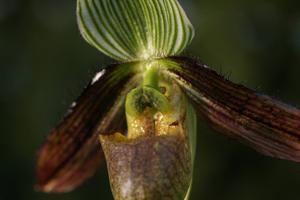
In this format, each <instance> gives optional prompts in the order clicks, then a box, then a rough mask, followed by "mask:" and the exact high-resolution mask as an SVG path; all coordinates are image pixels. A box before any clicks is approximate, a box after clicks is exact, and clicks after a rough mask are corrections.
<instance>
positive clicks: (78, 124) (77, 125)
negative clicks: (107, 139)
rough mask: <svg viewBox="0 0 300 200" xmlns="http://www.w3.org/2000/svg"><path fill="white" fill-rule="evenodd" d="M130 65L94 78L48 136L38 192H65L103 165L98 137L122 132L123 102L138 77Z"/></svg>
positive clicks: (39, 162) (41, 157) (40, 160)
mask: <svg viewBox="0 0 300 200" xmlns="http://www.w3.org/2000/svg"><path fill="white" fill-rule="evenodd" d="M131 65H132V64H122V65H112V66H108V67H107V68H105V69H103V70H102V71H100V72H99V73H97V74H96V76H95V77H94V79H93V80H92V81H91V82H90V84H89V85H88V86H87V88H86V89H85V90H84V92H83V93H82V94H81V96H80V97H79V98H78V99H77V101H76V102H74V103H73V105H72V107H71V108H70V111H69V113H68V114H67V115H66V116H65V118H64V119H63V121H62V122H61V123H60V124H59V125H58V126H57V127H56V128H55V129H54V130H53V131H52V132H51V134H50V135H49V137H48V138H47V140H46V142H45V144H44V145H43V146H42V148H41V149H40V151H39V153H38V158H37V169H36V170H37V181H38V183H37V186H36V187H37V189H39V190H41V191H44V192H68V191H70V190H72V189H74V188H75V187H77V186H78V185H80V184H81V183H82V182H83V181H85V180H86V179H87V178H89V177H91V176H92V175H93V174H94V173H95V172H96V170H97V169H98V167H99V165H100V164H101V163H103V162H104V157H103V152H102V149H101V146H100V145H99V142H98V135H99V133H114V132H116V131H124V129H125V127H126V122H125V114H124V108H123V107H124V99H125V96H126V94H127V92H128V91H129V90H130V89H132V88H133V87H136V84H137V82H138V79H139V77H137V76H138V75H135V73H134V72H133V70H132V66H131Z"/></svg>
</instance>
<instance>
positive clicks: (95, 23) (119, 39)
mask: <svg viewBox="0 0 300 200" xmlns="http://www.w3.org/2000/svg"><path fill="white" fill-rule="evenodd" d="M77 18H78V23H79V28H80V31H81V34H82V35H83V37H84V38H85V39H86V41H87V42H88V43H89V44H91V45H92V46H94V47H96V48H97V49H99V50H100V51H101V52H103V53H105V54H106V55H108V56H110V57H112V58H114V59H116V60H120V61H134V60H147V59H152V58H161V57H166V56H172V55H177V54H179V53H181V52H182V51H183V50H184V49H185V47H186V46H187V45H188V44H189V43H190V42H191V40H192V38H193V36H194V29H193V26H192V24H191V23H190V21H189V19H188V18H187V16H186V14H185V12H184V10H183V9H182V8H181V6H180V4H179V2H178V0H78V2H77Z"/></svg>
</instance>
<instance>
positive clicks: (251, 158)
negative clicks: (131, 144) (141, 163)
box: [0, 0, 300, 200]
mask: <svg viewBox="0 0 300 200" xmlns="http://www.w3.org/2000/svg"><path fill="white" fill-rule="evenodd" d="M181 3H182V5H183V7H184V8H185V9H186V11H187V13H188V15H189V16H190V19H191V21H192V23H193V24H194V26H195V29H196V36H195V39H194V41H193V43H192V45H191V46H190V47H189V49H188V51H187V52H186V54H187V55H194V56H198V57H199V58H201V59H202V60H203V61H204V62H206V63H207V64H208V65H209V66H211V67H212V68H214V69H215V70H217V71H218V72H220V73H222V74H223V75H225V76H226V77H229V78H230V79H231V80H232V81H234V82H237V83H242V84H244V85H246V86H248V87H250V88H252V89H256V90H258V91H260V92H263V93H267V94H269V95H271V96H273V97H275V98H277V99H280V100H283V101H285V102H288V103H290V104H292V105H298V106H299V105H300V92H299V90H300V89H299V87H300V78H299V75H300V68H299V66H300V6H299V5H297V1H296V0H267V1H262V0H227V1H224V0H215V1H210V0H185V1H183V0H182V1H181ZM75 6H76V2H75V0H64V1H61V0H43V1H41V0H0V91H1V92H0V113H1V115H0V127H1V139H0V200H21V199H22V200H35V199H42V200H68V199H72V200H77V199H78V200H79V199H88V200H92V199H95V200H96V199H108V200H110V199H112V196H111V192H110V188H109V183H108V178H107V172H106V170H105V169H104V168H103V170H101V171H99V173H98V174H97V175H96V176H95V177H94V178H93V179H91V180H90V181H89V182H87V183H85V184H84V185H83V186H81V187H80V188H78V189H77V190H75V191H74V192H71V193H69V194H63V195H53V194H43V193H38V192H35V191H34V190H33V184H34V180H35V177H34V167H35V166H34V160H35V154H36V151H37V149H38V147H39V146H40V145H41V143H42V142H43V139H44V138H45V136H46V134H47V133H48V132H49V131H50V130H51V129H52V128H53V127H54V126H55V125H56V123H57V122H58V121H59V120H60V119H61V117H62V115H63V114H64V112H65V111H66V110H67V108H68V106H69V104H70V103H71V102H72V101H73V100H74V99H75V98H76V97H77V96H78V95H79V94H80V92H81V90H82V89H83V87H84V86H85V85H86V84H87V82H88V81H89V80H90V79H91V77H92V76H93V74H94V73H95V72H96V71H97V70H99V69H101V67H103V66H105V65H106V64H108V63H110V62H112V61H111V60H110V59H109V58H107V57H105V56H103V55H102V54H101V53H99V52H98V51H97V50H96V49H94V48H92V47H90V46H89V45H88V44H87V43H86V42H85V41H84V40H83V39H82V38H81V36H80V35H79V31H78V28H77V25H76V15H75ZM198 138H199V140H198V154H197V163H196V166H195V168H196V169H195V175H194V185H193V190H192V197H191V199H205V200H215V199H222V200H260V199H261V200H269V199H272V200H289V199H299V198H300V197H299V188H300V164H297V163H292V162H289V161H282V160H276V159H273V158H269V157H264V156H262V155H259V154H257V153H256V152H255V151H253V150H251V149H249V148H248V147H245V146H243V145H242V144H240V143H238V142H237V141H234V140H231V139H229V138H227V137H225V136H223V135H222V134H219V133H217V132H215V131H213V130H212V129H211V128H210V127H209V126H208V125H207V124H205V123H200V128H199V136H198Z"/></svg>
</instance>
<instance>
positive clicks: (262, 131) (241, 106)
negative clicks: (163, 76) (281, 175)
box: [169, 57, 300, 162]
mask: <svg viewBox="0 0 300 200" xmlns="http://www.w3.org/2000/svg"><path fill="white" fill-rule="evenodd" d="M173 61H176V62H177V63H179V65H180V67H178V68H172V69H169V75H171V76H173V77H175V78H176V80H177V81H178V83H179V84H180V85H181V86H182V88H183V90H184V91H185V93H186V94H187V95H188V96H189V97H190V99H191V100H192V101H193V103H194V104H195V108H196V109H197V110H198V112H199V113H200V114H201V116H202V117H204V118H205V119H207V120H208V121H209V122H210V124H211V125H212V126H213V127H214V128H216V129H217V130H219V131H220V132H222V133H225V134H227V135H228V136H231V137H233V138H236V139H239V140H240V141H241V142H242V143H245V144H247V145H249V146H251V147H252V148H254V149H255V150H257V151H258V152H260V153H263V154H265V155H268V156H272V157H276V158H281V159H287V160H292V161H296V162H300V110H299V109H297V108H294V107H291V106H289V105H287V104H284V103H281V102H279V101H277V100H274V99H272V98H271V97H268V96H266V95H262V94H258V93H257V92H255V91H253V90H251V89H248V88H246V87H244V86H242V85H238V84H235V83H232V82H230V81H229V80H226V79H225V78H224V77H222V76H220V75H218V74H217V73H216V72H215V71H213V70H211V69H209V68H208V67H207V66H206V65H204V64H202V63H199V62H196V61H195V60H192V59H188V58H178V57H177V58H173Z"/></svg>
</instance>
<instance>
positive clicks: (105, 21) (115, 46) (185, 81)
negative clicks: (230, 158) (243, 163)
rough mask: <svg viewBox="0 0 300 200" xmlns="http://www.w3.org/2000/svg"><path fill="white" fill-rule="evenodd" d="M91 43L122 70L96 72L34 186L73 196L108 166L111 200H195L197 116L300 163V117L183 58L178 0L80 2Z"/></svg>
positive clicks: (187, 35) (51, 143) (52, 138)
mask: <svg viewBox="0 0 300 200" xmlns="http://www.w3.org/2000/svg"><path fill="white" fill-rule="evenodd" d="M77 19H78V24H79V28H80V31H81V34H82V36H83V37H84V39H85V40H86V41H87V42H88V43H89V44H91V45H92V46H94V47H95V48H97V49H98V50H100V51H101V52H102V53H104V54H106V55H108V56H110V57H111V58H113V59H116V60H118V61H119V62H120V63H119V64H113V65H109V66H107V67H105V68H104V69H102V70H101V71H100V72H99V73H97V74H96V75H95V77H94V78H93V79H92V81H91V82H90V83H89V85H88V86H87V88H86V89H85V90H84V92H83V93H82V94H81V96H80V97H79V98H78V99H77V100H76V101H75V103H73V104H72V106H71V108H70V111H69V112H68V113H67V115H66V116H65V117H64V119H63V121H62V122H61V123H60V124H59V125H58V126H57V127H56V128H55V129H54V130H53V131H52V132H51V134H50V135H49V136H48V138H47V140H46V142H45V144H44V145H43V146H42V148H41V149H40V151H39V153H38V159H37V180H38V183H37V188H38V189H39V190H41V191H44V192H68V191H71V190H73V189H74V188H76V187H77V186H79V185H80V184H81V183H82V182H84V181H85V180H86V179H88V178H89V177H91V176H93V175H94V174H95V172H96V171H97V170H98V168H99V167H100V166H101V165H102V164H104V162H105V161H106V164H107V169H108V173H109V179H110V185H111V189H112V193H113V196H114V199H116V200H125V199H126V200H130V199H148V200H151V199H155V200H157V199H178V200H183V199H188V198H189V192H190V190H191V186H192V177H193V170H194V169H193V166H194V159H195V151H196V134H197V130H196V128H197V127H196V126H197V117H196V112H197V113H198V116H200V117H201V119H203V120H206V121H207V122H208V123H209V124H211V125H212V126H213V127H214V128H216V129H217V130H218V131H219V132H221V133H224V134H226V135H228V136H230V137H232V138H236V139H238V140H240V141H241V142H242V143H245V144H247V145H249V146H250V147H252V148H254V149H255V150H256V151H258V152H260V153H262V154H265V155H268V156H273V157H276V158H281V159H287V160H292V161H296V162H299V161H300V142H299V141H300V110H298V109H297V108H293V107H291V106H288V105H286V104H283V103H281V102H279V101H276V100H274V99H272V98H270V97H268V96H266V95H262V94H258V93H257V92H255V91H253V90H251V89H248V88H246V87H244V86H242V85H238V84H235V83H232V82H230V81H229V80H226V79H225V78H224V77H222V76H220V75H218V74H217V73H216V72H215V71H213V70H211V69H209V68H208V67H207V66H206V65H205V64H203V63H201V62H199V61H196V60H194V59H191V58H188V57H181V56H179V55H180V53H181V52H182V51H184V49H185V48H186V46H187V45H188V44H189V43H190V42H191V40H192V38H193V36H194V29H193V27H192V25H191V23H190V21H189V19H188V18H187V16H186V14H185V12H184V11H183V9H182V8H181V6H180V4H179V3H178V1H177V0H135V1H133V0H77Z"/></svg>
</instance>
